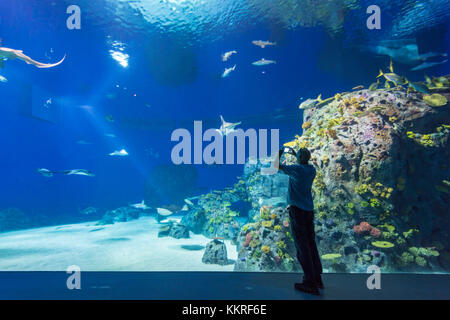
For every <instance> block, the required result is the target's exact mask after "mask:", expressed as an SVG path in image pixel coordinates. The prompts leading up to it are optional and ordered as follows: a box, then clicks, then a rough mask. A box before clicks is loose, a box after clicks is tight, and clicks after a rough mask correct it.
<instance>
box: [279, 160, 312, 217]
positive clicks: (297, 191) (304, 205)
mask: <svg viewBox="0 0 450 320" xmlns="http://www.w3.org/2000/svg"><path fill="white" fill-rule="evenodd" d="M280 170H281V171H282V172H284V173H285V174H287V175H288V176H289V192H288V196H287V202H288V204H290V205H294V206H296V207H298V208H300V209H303V210H305V211H313V210H314V204H313V198H312V194H311V187H312V184H313V181H314V178H315V177H316V169H315V168H314V166H312V165H310V164H293V165H283V164H280Z"/></svg>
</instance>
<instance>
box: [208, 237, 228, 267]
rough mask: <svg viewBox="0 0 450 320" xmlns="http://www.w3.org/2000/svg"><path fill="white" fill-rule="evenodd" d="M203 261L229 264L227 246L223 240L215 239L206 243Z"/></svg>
mask: <svg viewBox="0 0 450 320" xmlns="http://www.w3.org/2000/svg"><path fill="white" fill-rule="evenodd" d="M202 262H203V263H211V264H219V265H227V264H228V256H227V247H226V246H225V244H224V243H223V242H222V241H219V240H213V241H210V242H208V244H207V245H206V249H205V253H204V254H203V257H202Z"/></svg>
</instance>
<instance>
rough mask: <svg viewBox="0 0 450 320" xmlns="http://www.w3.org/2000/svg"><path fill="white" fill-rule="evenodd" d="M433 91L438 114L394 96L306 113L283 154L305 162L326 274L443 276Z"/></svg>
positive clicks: (443, 219) (418, 98)
mask: <svg viewBox="0 0 450 320" xmlns="http://www.w3.org/2000/svg"><path fill="white" fill-rule="evenodd" d="M441 78H445V77H441ZM445 79H447V82H448V80H449V78H448V77H447V78H445ZM438 90H439V92H440V95H439V96H440V98H441V99H440V100H442V101H443V103H442V104H441V105H440V106H439V107H432V106H430V105H429V104H428V103H427V102H426V99H424V97H427V96H425V95H423V94H421V93H418V92H413V91H412V90H409V89H408V90H407V89H405V88H403V87H400V86H399V87H394V88H390V89H378V90H358V91H354V92H351V93H342V94H337V95H336V96H335V97H334V98H331V99H327V100H325V101H322V102H321V103H317V104H315V105H313V106H312V107H309V108H308V109H305V110H304V125H303V127H304V128H305V129H304V132H303V134H302V136H296V139H295V140H294V141H292V142H289V144H288V145H289V146H293V147H294V149H296V150H298V149H299V148H301V147H307V148H309V150H310V151H311V153H312V159H311V161H312V164H313V165H314V166H315V167H316V169H317V177H316V179H315V181H314V185H313V194H314V205H315V210H316V224H317V226H316V233H317V238H318V246H319V251H320V253H321V254H323V255H324V256H325V258H324V260H326V263H325V264H326V265H328V267H329V268H330V270H331V271H347V272H365V271H366V269H367V266H369V265H372V264H377V265H379V266H380V267H381V268H382V270H384V271H425V270H442V269H446V270H449V265H450V263H449V262H450V248H449V243H450V231H449V230H450V216H449V214H448V203H449V200H450V196H449V193H450V182H448V180H449V177H450V166H449V157H450V152H449V139H448V136H449V134H450V112H449V104H448V103H447V102H446V101H447V100H448V98H449V97H450V91H449V90H448V88H447V91H445V90H444V89H443V88H442V87H441V88H438ZM306 123H307V124H308V125H305V124H306ZM287 157H288V159H287V160H288V161H289V162H291V163H293V162H294V161H295V159H294V158H293V157H291V156H287ZM274 179H275V178H274Z"/></svg>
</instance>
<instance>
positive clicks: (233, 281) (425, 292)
mask: <svg viewBox="0 0 450 320" xmlns="http://www.w3.org/2000/svg"><path fill="white" fill-rule="evenodd" d="M69 276H70V275H69V274H66V273H65V272H0V283H1V284H2V285H1V286H0V299H2V300H3V299H44V300H45V299H155V300H312V299H324V300H329V299H332V300H334V299H358V300H359V299H445V300H448V299H450V290H449V288H450V275H444V274H433V275H427V274H382V275H381V289H380V290H376V289H374V290H369V289H367V286H366V282H367V278H368V276H369V275H367V274H324V276H323V279H324V284H325V289H324V290H322V295H321V296H320V297H316V296H311V295H308V294H304V293H301V292H297V291H295V290H294V288H293V284H294V282H295V281H298V280H299V275H298V274H289V273H237V272H82V273H81V275H80V276H81V277H80V283H81V289H80V290H76V289H74V290H69V289H67V287H66V282H67V279H68V277H69Z"/></svg>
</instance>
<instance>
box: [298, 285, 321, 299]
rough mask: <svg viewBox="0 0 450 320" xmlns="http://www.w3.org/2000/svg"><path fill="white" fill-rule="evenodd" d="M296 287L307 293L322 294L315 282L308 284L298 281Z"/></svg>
mask: <svg viewBox="0 0 450 320" xmlns="http://www.w3.org/2000/svg"><path fill="white" fill-rule="evenodd" d="M294 287H295V289H297V290H299V291H303V292H306V293H310V294H314V295H316V296H319V295H320V292H319V289H318V288H317V286H316V285H313V284H307V283H304V282H302V283H296V284H295V285H294Z"/></svg>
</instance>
